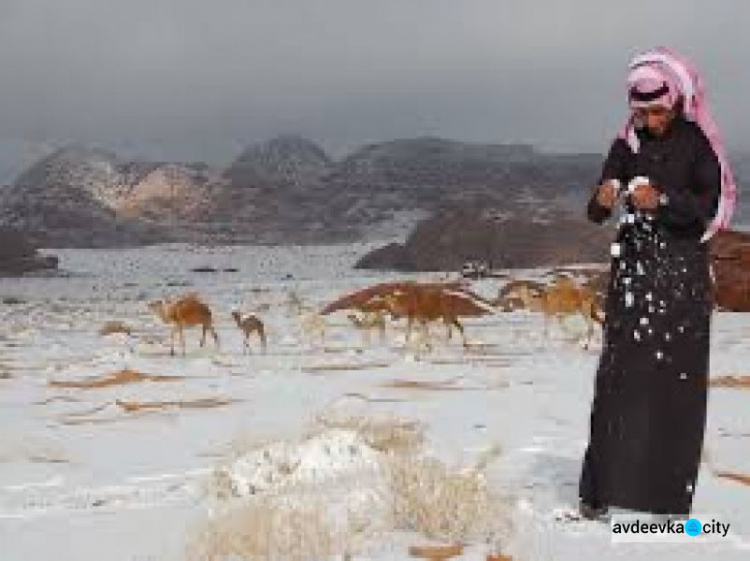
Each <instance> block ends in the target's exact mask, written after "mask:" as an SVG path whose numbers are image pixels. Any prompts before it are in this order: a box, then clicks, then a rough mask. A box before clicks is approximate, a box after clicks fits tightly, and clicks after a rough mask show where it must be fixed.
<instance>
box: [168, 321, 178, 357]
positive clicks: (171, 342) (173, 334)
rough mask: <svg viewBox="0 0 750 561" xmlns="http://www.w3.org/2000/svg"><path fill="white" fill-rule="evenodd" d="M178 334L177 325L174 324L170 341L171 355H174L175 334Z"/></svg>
mask: <svg viewBox="0 0 750 561" xmlns="http://www.w3.org/2000/svg"><path fill="white" fill-rule="evenodd" d="M176 334H177V325H173V326H172V333H171V337H170V339H169V343H170V349H169V354H170V355H171V356H174V336H175V335H176Z"/></svg>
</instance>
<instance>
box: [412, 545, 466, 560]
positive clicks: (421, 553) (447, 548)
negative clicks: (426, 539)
mask: <svg viewBox="0 0 750 561" xmlns="http://www.w3.org/2000/svg"><path fill="white" fill-rule="evenodd" d="M463 552H464V548H463V546H462V545H422V546H419V545H412V546H410V547H409V555H410V556H411V557H419V558H421V559H430V560H435V561H438V560H441V559H450V558H451V557H457V556H459V555H462V554H463Z"/></svg>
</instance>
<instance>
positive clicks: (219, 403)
mask: <svg viewBox="0 0 750 561" xmlns="http://www.w3.org/2000/svg"><path fill="white" fill-rule="evenodd" d="M236 401H238V400H235V399H227V398H218V397H206V398H199V399H193V400H189V401H122V400H120V399H118V400H115V403H116V404H117V405H118V406H120V407H121V408H122V409H124V410H125V411H127V412H128V413H134V412H139V411H163V410H165V409H213V408H215V407H223V406H224V405H230V404H232V403H234V402H236Z"/></svg>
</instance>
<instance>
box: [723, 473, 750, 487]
mask: <svg viewBox="0 0 750 561" xmlns="http://www.w3.org/2000/svg"><path fill="white" fill-rule="evenodd" d="M714 475H715V476H716V477H718V478H720V479H729V480H730V481H734V482H735V483H741V484H742V485H750V475H745V474H744V473H734V472H731V471H718V470H716V471H714Z"/></svg>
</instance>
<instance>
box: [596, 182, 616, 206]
mask: <svg viewBox="0 0 750 561" xmlns="http://www.w3.org/2000/svg"><path fill="white" fill-rule="evenodd" d="M616 198H617V189H616V188H615V185H614V183H612V182H611V181H605V182H604V183H602V184H601V185H599V187H598V188H597V192H596V202H598V203H599V204H600V205H601V206H603V207H604V208H612V205H614V204H615V199H616Z"/></svg>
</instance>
